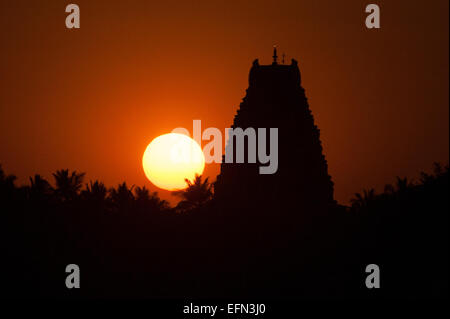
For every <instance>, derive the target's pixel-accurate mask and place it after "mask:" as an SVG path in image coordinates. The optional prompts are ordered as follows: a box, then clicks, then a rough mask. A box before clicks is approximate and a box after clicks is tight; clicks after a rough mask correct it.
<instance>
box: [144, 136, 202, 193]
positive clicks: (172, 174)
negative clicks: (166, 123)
mask: <svg viewBox="0 0 450 319" xmlns="http://www.w3.org/2000/svg"><path fill="white" fill-rule="evenodd" d="M142 165H143V167H144V172H145V175H146V176H147V178H148V179H149V180H150V181H151V182H152V183H153V184H154V185H156V186H158V187H159V188H162V189H166V190H169V191H173V190H178V189H184V188H186V187H187V184H186V182H185V178H187V179H189V180H193V179H194V177H195V174H199V175H201V174H202V173H203V169H204V168H205V157H204V155H203V151H202V149H201V148H200V146H199V145H198V144H197V142H195V141H194V140H193V139H192V138H190V137H188V136H186V135H183V134H178V133H169V134H164V135H161V136H158V137H157V138H155V139H154V140H153V141H152V142H151V143H150V144H149V145H148V146H147V149H146V150H145V153H144V156H143V158H142Z"/></svg>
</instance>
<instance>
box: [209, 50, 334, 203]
mask: <svg viewBox="0 0 450 319" xmlns="http://www.w3.org/2000/svg"><path fill="white" fill-rule="evenodd" d="M246 92H247V94H246V96H245V97H244V98H243V100H242V102H241V104H240V107H239V110H238V111H237V114H236V116H235V118H234V121H233V125H232V128H238V127H239V128H242V129H243V130H245V129H246V128H250V127H251V128H254V129H255V130H256V131H257V130H258V128H267V134H269V129H270V128H278V132H279V136H278V170H277V172H276V173H275V174H272V175H261V174H259V167H260V166H261V165H264V164H259V163H256V164H249V163H247V156H246V157H245V159H246V163H243V164H239V163H224V162H223V163H222V164H221V172H220V174H219V176H218V177H217V182H216V183H215V193H216V198H217V199H218V200H226V201H227V202H233V201H239V202H241V203H242V201H246V202H252V201H253V200H257V201H258V202H259V203H261V204H262V205H266V204H267V205H268V206H271V205H273V203H274V202H279V201H280V200H281V199H284V200H295V201H296V203H297V207H298V204H299V203H304V204H305V206H311V205H330V204H334V203H335V202H334V199H333V182H332V181H331V177H330V176H329V175H328V166H327V162H326V160H325V157H324V155H323V152H322V145H321V141H320V133H319V129H318V128H317V126H316V125H315V124H314V118H313V116H312V114H311V111H310V109H309V105H308V101H307V98H306V96H305V91H304V89H303V88H302V86H301V75H300V70H299V68H298V63H297V61H295V60H294V59H293V60H292V62H291V64H289V65H287V64H286V65H285V64H279V63H278V61H277V53H276V49H275V50H274V56H273V63H272V64H270V65H260V64H259V62H258V60H255V61H254V62H253V66H252V67H251V69H250V74H249V87H248V89H247V91H246ZM267 140H269V137H267ZM229 148H230V145H229V144H228V146H227V147H226V152H227V150H228V151H229ZM235 148H236V143H235V144H234V147H233V149H234V154H236V149H235ZM245 149H247V144H246V145H245ZM266 149H267V150H268V149H270V148H269V146H267V147H266Z"/></svg>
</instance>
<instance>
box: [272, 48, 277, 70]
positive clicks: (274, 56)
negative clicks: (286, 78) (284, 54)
mask: <svg viewBox="0 0 450 319" xmlns="http://www.w3.org/2000/svg"><path fill="white" fill-rule="evenodd" d="M272 57H273V62H272V64H274V65H275V64H278V62H277V59H278V55H277V46H276V45H274V46H273V56H272Z"/></svg>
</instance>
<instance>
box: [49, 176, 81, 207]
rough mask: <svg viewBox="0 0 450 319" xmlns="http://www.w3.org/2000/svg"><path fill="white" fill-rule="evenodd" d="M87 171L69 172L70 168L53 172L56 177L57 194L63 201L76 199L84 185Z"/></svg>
mask: <svg viewBox="0 0 450 319" xmlns="http://www.w3.org/2000/svg"><path fill="white" fill-rule="evenodd" d="M84 175H85V173H77V171H73V172H72V174H69V170H68V169H62V170H58V171H56V173H53V177H54V178H55V184H56V188H55V194H56V196H57V197H58V198H59V199H60V200H62V201H68V200H73V199H75V198H76V197H77V196H78V194H79V192H80V189H81V187H82V185H83V179H84Z"/></svg>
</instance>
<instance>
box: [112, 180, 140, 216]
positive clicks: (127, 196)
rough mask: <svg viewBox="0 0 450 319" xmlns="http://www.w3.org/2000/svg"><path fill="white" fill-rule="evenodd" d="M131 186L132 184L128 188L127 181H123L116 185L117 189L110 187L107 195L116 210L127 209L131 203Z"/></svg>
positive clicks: (132, 197) (132, 198)
mask: <svg viewBox="0 0 450 319" xmlns="http://www.w3.org/2000/svg"><path fill="white" fill-rule="evenodd" d="M133 188H134V186H131V188H128V186H127V183H126V182H123V183H122V184H119V185H118V186H117V189H115V188H111V189H110V190H109V197H110V199H111V201H112V202H113V204H114V206H115V207H116V208H117V209H118V210H127V209H130V207H131V206H132V205H133V202H134V195H133Z"/></svg>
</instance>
